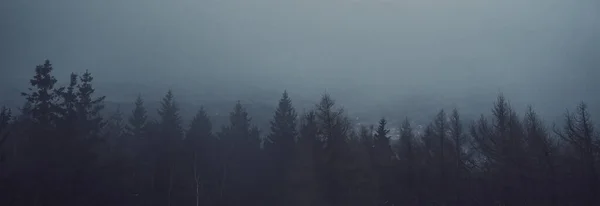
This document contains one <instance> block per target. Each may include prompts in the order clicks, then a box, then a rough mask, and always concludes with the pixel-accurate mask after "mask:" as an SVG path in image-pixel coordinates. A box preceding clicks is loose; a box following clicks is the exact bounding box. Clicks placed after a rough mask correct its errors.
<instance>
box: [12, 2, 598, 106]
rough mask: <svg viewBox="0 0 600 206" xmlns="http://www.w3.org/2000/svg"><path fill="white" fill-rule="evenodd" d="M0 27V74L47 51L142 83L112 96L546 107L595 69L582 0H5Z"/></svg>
mask: <svg viewBox="0 0 600 206" xmlns="http://www.w3.org/2000/svg"><path fill="white" fill-rule="evenodd" d="M0 28H1V29H2V30H1V32H0V62H2V64H1V65H0V72H1V73H0V76H1V77H0V79H1V80H3V81H5V82H11V81H13V80H14V81H17V79H19V80H18V81H19V82H23V81H22V80H21V79H27V78H29V77H30V76H31V72H32V69H33V68H34V66H35V65H36V64H40V63H42V61H43V59H44V58H49V59H51V60H53V62H54V64H55V66H56V68H57V75H60V76H59V77H61V78H62V79H66V77H67V74H68V73H69V72H71V71H82V70H85V69H89V70H91V71H92V72H93V73H94V74H95V76H96V77H97V79H98V84H104V85H99V86H101V87H102V86H104V87H107V88H108V87H110V86H114V85H120V83H124V82H128V81H130V82H133V83H135V84H134V85H141V86H139V88H136V87H135V86H131V85H128V88H129V89H131V91H125V92H124V94H123V96H126V95H130V94H131V93H135V92H137V90H144V89H147V88H150V87H148V86H147V85H150V84H157V85H156V87H157V88H160V89H161V90H160V91H161V92H162V91H163V90H166V88H167V87H175V88H180V90H184V89H186V90H188V91H195V92H207V91H210V90H219V91H227V92H230V93H232V94H236V93H252V92H254V91H259V92H267V93H269V94H270V93H275V94H276V93H278V92H280V91H281V90H282V89H284V88H287V89H288V90H290V92H291V93H292V95H294V94H296V96H301V97H300V98H305V97H308V98H313V99H316V98H318V96H316V95H318V94H320V93H322V92H324V91H326V90H327V91H329V92H331V93H333V95H334V97H336V96H337V97H336V98H338V99H341V100H340V102H343V101H345V100H346V101H361V102H362V101H363V100H365V99H368V98H372V99H373V100H377V101H382V102H387V103H382V104H386V105H393V104H394V101H398V99H401V98H402V97H403V96H404V95H412V94H426V95H439V94H441V93H443V94H445V96H447V97H448V98H451V97H452V98H455V99H456V100H455V101H461V98H467V97H469V98H471V97H473V96H474V95H475V96H477V95H479V96H481V95H483V96H486V97H485V98H488V97H487V96H494V95H496V94H497V93H498V92H499V91H503V92H504V93H506V94H507V95H508V96H509V98H511V99H513V101H514V102H516V103H533V104H538V105H541V106H540V107H547V109H551V108H552V109H556V108H564V107H567V106H571V105H574V104H575V103H576V102H577V101H579V100H588V101H593V100H590V99H589V98H588V96H590V94H592V93H596V94H597V93H598V92H597V88H598V84H597V83H596V84H593V80H594V79H597V77H599V76H600V71H599V70H600V66H599V65H600V60H599V59H600V41H599V38H598V37H600V2H598V1H595V0H577V1H566V0H494V1H492V0H454V1H449V0H169V1H166V0H93V1H81V0H53V1H47V0H4V1H2V2H0ZM2 86H4V85H2ZM593 87H595V88H593ZM343 90H348V91H343ZM336 94H337V95H336ZM114 95H116V96H118V95H119V94H114ZM110 96H113V94H111V95H110ZM110 96H109V98H110ZM595 96H597V95H595ZM277 97H278V96H277V95H274V96H273V97H271V98H273V99H276V98H277ZM232 98H234V97H232ZM390 98H392V99H390ZM488 99H489V98H488ZM596 100H597V99H596ZM489 101H490V102H491V101H493V99H489ZM547 102H553V103H552V104H551V105H552V106H549V105H550V104H546V103H547ZM564 104H569V105H564ZM371 105H372V104H371ZM372 106H373V105H372ZM375 106H376V105H375Z"/></svg>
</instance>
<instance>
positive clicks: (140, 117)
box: [128, 95, 148, 139]
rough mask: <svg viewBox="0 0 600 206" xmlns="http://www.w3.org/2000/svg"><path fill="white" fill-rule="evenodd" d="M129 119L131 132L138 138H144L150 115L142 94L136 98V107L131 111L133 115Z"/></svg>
mask: <svg viewBox="0 0 600 206" xmlns="http://www.w3.org/2000/svg"><path fill="white" fill-rule="evenodd" d="M128 120H129V125H130V127H129V133H130V134H131V135H132V136H133V137H135V138H137V139H140V138H142V137H143V136H144V129H145V127H146V123H147V122H148V115H147V111H146V107H144V100H143V99H142V96H141V95H138V96H137V98H136V99H135V108H134V109H133V111H131V116H130V117H129V119H128Z"/></svg>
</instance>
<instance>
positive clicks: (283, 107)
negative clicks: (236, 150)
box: [264, 91, 297, 205]
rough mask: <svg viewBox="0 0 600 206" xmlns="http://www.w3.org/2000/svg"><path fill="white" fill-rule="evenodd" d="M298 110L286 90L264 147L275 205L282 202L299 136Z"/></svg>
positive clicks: (272, 198)
mask: <svg viewBox="0 0 600 206" xmlns="http://www.w3.org/2000/svg"><path fill="white" fill-rule="evenodd" d="M296 118H297V114H296V110H295V109H294V107H293V106H292V100H291V99H290V98H289V96H288V93H287V91H284V92H283V94H282V96H281V99H280V100H279V104H278V106H277V109H276V110H275V114H274V116H273V119H272V120H271V122H270V124H271V133H270V134H269V135H268V136H267V139H266V141H265V144H264V147H265V151H266V157H267V162H266V164H267V168H268V170H269V173H270V174H269V176H268V179H269V180H268V181H269V183H270V184H271V185H272V187H271V190H270V191H268V193H269V195H270V196H271V197H270V198H268V199H270V200H271V201H272V204H273V205H280V204H282V203H281V201H282V197H283V191H284V189H283V187H284V185H285V184H284V182H285V181H284V180H285V176H286V173H287V172H288V170H289V167H290V159H292V156H293V152H294V143H295V139H296V138H297V131H296Z"/></svg>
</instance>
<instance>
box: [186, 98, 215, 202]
mask: <svg viewBox="0 0 600 206" xmlns="http://www.w3.org/2000/svg"><path fill="white" fill-rule="evenodd" d="M185 145H186V157H187V158H188V159H189V163H190V164H189V166H186V167H185V168H190V169H189V171H190V172H191V173H189V174H191V180H192V182H193V183H194V184H193V187H192V188H191V190H192V193H193V196H194V197H195V199H194V201H193V202H194V203H195V205H214V204H216V200H217V197H218V191H217V189H218V188H217V186H218V184H217V183H218V181H217V180H218V169H219V167H218V166H219V165H218V162H217V161H218V156H217V155H218V142H217V139H216V138H215V137H214V136H213V134H212V123H211V122H210V119H209V117H208V114H207V113H206V111H205V110H204V108H203V107H201V108H200V110H198V113H196V116H194V119H193V120H192V122H191V123H190V127H189V130H188V132H187V134H186V138H185Z"/></svg>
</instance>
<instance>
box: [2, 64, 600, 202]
mask: <svg viewBox="0 0 600 206" xmlns="http://www.w3.org/2000/svg"><path fill="white" fill-rule="evenodd" d="M51 72H52V66H51V64H50V62H49V61H46V62H45V64H43V65H39V66H37V68H36V69H35V76H34V77H33V78H32V79H31V88H30V89H29V90H28V91H27V92H25V93H23V96H24V97H25V98H26V102H25V104H24V105H23V106H22V107H21V108H20V111H11V110H9V109H7V108H3V109H2V112H1V114H0V152H1V153H0V155H1V158H0V205H3V206H4V205H5V206H11V205H35V206H38V205H39V206H42V205H51V206H56V205H61V206H68V205H73V206H84V205H85V206H94V205H111V206H112V205H128V206H129V205H134V206H137V205H163V206H171V205H172V206H184V205H196V206H197V205H221V206H242V205H265V206H271V205H272V206H279V205H290V206H294V205H298V206H347V205H356V206H365V205H396V206H398V205H477V206H480V205H528V206H529V205H598V203H599V202H598V196H599V195H600V193H599V188H598V187H599V180H598V177H599V175H600V172H599V171H597V170H598V166H599V164H600V156H599V155H600V142H599V141H598V140H599V136H598V133H596V132H595V131H594V127H593V124H592V121H591V119H590V116H589V114H588V112H587V107H586V105H585V104H583V103H582V104H580V105H579V106H578V107H577V108H576V109H575V110H573V111H572V112H567V113H566V114H565V119H564V122H562V123H560V124H559V125H558V126H554V127H552V128H546V127H545V125H546V124H545V123H543V122H542V121H541V120H540V118H538V116H537V115H536V113H535V112H534V110H533V109H532V108H530V109H529V110H528V111H527V113H525V114H524V115H518V114H516V113H515V111H514V110H512V109H511V107H510V105H509V104H508V103H507V100H505V99H504V97H503V96H502V95H500V96H499V97H498V99H497V101H496V102H495V104H494V105H491V106H492V110H491V114H485V115H482V116H481V118H480V119H478V120H476V121H474V122H461V119H460V115H459V112H458V111H456V110H454V111H450V112H446V111H443V110H442V111H440V112H439V113H438V115H437V116H435V117H433V121H432V122H431V123H430V124H429V125H427V126H426V127H425V128H424V129H416V128H414V127H415V125H411V124H410V121H409V120H408V119H406V120H405V121H404V123H403V124H402V125H386V120H385V119H381V121H380V122H379V125H378V126H375V127H365V126H362V127H360V128H355V127H354V126H353V125H354V124H351V122H350V120H349V119H348V118H347V117H346V116H345V113H344V112H343V110H341V109H339V108H337V107H336V106H335V104H334V101H333V100H332V99H331V98H330V97H329V96H328V95H323V96H322V98H321V100H320V102H319V103H318V104H317V105H315V107H314V108H313V109H312V110H310V111H306V112H304V113H298V112H297V111H295V110H294V107H293V106H292V101H291V99H290V97H289V96H288V94H287V93H285V92H284V93H283V95H282V97H281V100H280V101H279V104H278V108H277V109H276V111H274V114H273V118H272V121H271V128H270V131H259V130H258V129H257V127H255V126H253V124H252V122H251V118H250V115H249V114H248V113H247V112H246V111H245V109H244V107H243V106H242V105H241V104H240V103H238V104H236V105H235V106H233V110H232V111H231V113H230V119H229V120H230V122H229V124H228V125H226V126H223V127H222V128H213V126H212V124H211V120H210V118H209V116H208V115H207V113H206V112H205V110H204V109H203V108H198V112H197V114H196V115H195V117H194V118H193V120H192V121H191V123H190V124H189V125H182V120H181V118H180V114H179V110H178V107H177V104H176V101H175V97H174V94H172V93H171V92H170V91H169V92H167V94H166V95H165V96H164V98H163V99H162V106H161V108H160V109H159V110H158V111H157V112H158V117H159V118H158V119H149V118H148V116H147V112H155V111H146V109H145V108H144V101H143V99H142V97H137V99H135V97H132V100H135V109H134V110H133V111H109V112H106V111H102V109H103V100H104V97H101V96H97V95H96V94H95V93H94V88H93V86H92V80H93V78H92V76H91V74H90V73H89V72H85V73H83V74H82V75H80V76H78V75H75V74H73V75H71V79H70V80H71V81H70V84H69V85H68V86H66V87H56V86H55V84H56V79H55V78H54V77H53V76H52V74H51ZM432 109H434V108H432ZM101 113H110V114H112V115H110V117H109V118H104V116H101ZM392 127H399V128H400V130H399V131H400V134H399V138H398V139H397V140H394V141H391V140H390V136H391V135H390V134H389V128H392ZM394 139H395V138H394Z"/></svg>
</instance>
